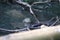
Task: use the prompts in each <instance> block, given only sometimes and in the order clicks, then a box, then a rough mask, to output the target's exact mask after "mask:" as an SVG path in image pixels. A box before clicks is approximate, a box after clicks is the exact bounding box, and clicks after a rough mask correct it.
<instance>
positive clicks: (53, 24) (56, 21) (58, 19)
mask: <svg viewBox="0 0 60 40" xmlns="http://www.w3.org/2000/svg"><path fill="white" fill-rule="evenodd" d="M56 19H57V20H56V21H55V22H54V23H53V24H52V25H51V26H54V25H55V24H56V23H57V22H58V21H59V19H60V18H58V16H57V17H56Z"/></svg>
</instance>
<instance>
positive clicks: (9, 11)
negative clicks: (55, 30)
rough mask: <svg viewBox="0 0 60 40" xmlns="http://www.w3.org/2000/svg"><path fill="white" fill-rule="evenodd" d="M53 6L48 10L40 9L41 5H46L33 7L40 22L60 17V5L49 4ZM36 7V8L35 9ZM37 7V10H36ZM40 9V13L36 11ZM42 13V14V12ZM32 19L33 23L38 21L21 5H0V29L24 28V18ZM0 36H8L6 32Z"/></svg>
mask: <svg viewBox="0 0 60 40" xmlns="http://www.w3.org/2000/svg"><path fill="white" fill-rule="evenodd" d="M48 4H51V6H49V7H48V8H47V9H42V10H41V9H39V7H40V6H39V5H46V4H38V5H37V6H36V5H34V6H32V9H33V11H34V12H35V14H36V16H37V18H38V19H39V20H40V21H45V20H50V19H51V18H52V17H55V16H59V17H60V8H59V7H60V4H58V3H48ZM34 7H35V8H34ZM36 7H37V8H36ZM34 9H38V11H36V10H34ZM40 11H42V12H40ZM27 17H28V18H31V20H32V22H35V21H36V20H35V19H34V17H33V16H32V15H31V14H30V12H29V11H26V10H23V8H22V7H21V6H20V5H17V4H6V3H0V28H5V29H10V30H11V29H13V30H14V29H17V28H24V25H23V23H22V21H23V19H24V18H27ZM0 34H1V35H2V34H8V32H7V33H5V32H4V31H3V32H1V31H0Z"/></svg>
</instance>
